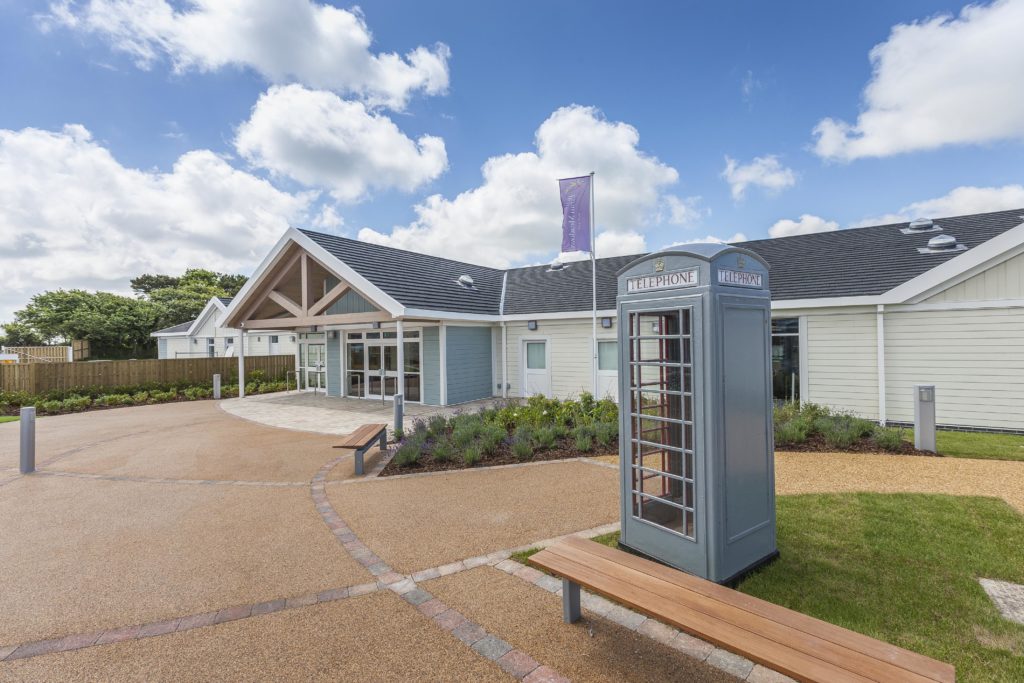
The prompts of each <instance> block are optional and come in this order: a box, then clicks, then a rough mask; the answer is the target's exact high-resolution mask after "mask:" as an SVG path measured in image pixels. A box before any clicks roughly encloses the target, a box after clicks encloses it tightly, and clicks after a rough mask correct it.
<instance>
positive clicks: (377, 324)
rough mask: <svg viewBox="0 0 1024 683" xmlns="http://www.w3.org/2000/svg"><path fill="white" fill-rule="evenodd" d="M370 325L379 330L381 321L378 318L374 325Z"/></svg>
mask: <svg viewBox="0 0 1024 683" xmlns="http://www.w3.org/2000/svg"><path fill="white" fill-rule="evenodd" d="M370 327H372V328H373V329H375V330H379V329H380V321H379V320H378V321H377V322H375V323H373V324H372V325H370Z"/></svg>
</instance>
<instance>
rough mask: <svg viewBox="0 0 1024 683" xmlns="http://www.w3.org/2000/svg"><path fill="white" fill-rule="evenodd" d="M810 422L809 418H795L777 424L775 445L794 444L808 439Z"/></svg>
mask: <svg viewBox="0 0 1024 683" xmlns="http://www.w3.org/2000/svg"><path fill="white" fill-rule="evenodd" d="M809 431H810V424H809V423H808V422H807V420H801V419H793V420H789V421H787V422H782V423H777V424H776V425H775V445H776V446H793V445H797V444H802V443H804V442H805V441H807V436H808V432H809Z"/></svg>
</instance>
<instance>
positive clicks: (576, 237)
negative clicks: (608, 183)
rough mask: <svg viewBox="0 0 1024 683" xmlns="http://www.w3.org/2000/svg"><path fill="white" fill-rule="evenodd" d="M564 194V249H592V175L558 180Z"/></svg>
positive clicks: (560, 192) (565, 250) (564, 250)
mask: <svg viewBox="0 0 1024 683" xmlns="http://www.w3.org/2000/svg"><path fill="white" fill-rule="evenodd" d="M558 191H559V194H560V195H561V196H562V251H563V252H570V251H590V229H591V226H590V176H588V175H585V176H580V177H579V178H563V179H561V180H559V181H558Z"/></svg>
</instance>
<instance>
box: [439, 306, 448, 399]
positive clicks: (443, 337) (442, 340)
mask: <svg viewBox="0 0 1024 683" xmlns="http://www.w3.org/2000/svg"><path fill="white" fill-rule="evenodd" d="M438 342H439V346H440V347H441V405H443V406H446V405H448V326H447V324H446V323H445V322H444V321H443V320H442V321H441V330H440V332H439V334H438Z"/></svg>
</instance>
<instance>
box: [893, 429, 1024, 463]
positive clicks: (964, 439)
mask: <svg viewBox="0 0 1024 683" xmlns="http://www.w3.org/2000/svg"><path fill="white" fill-rule="evenodd" d="M907 438H908V439H910V442H911V443H913V442H914V431H913V430H912V429H908V430H907ZM935 447H936V448H938V449H939V453H940V454H941V455H945V456H948V457H950V458H981V459H984V460H1024V436H1019V435H1017V434H986V433H984V432H945V431H940V432H938V433H937V434H936V435H935Z"/></svg>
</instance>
